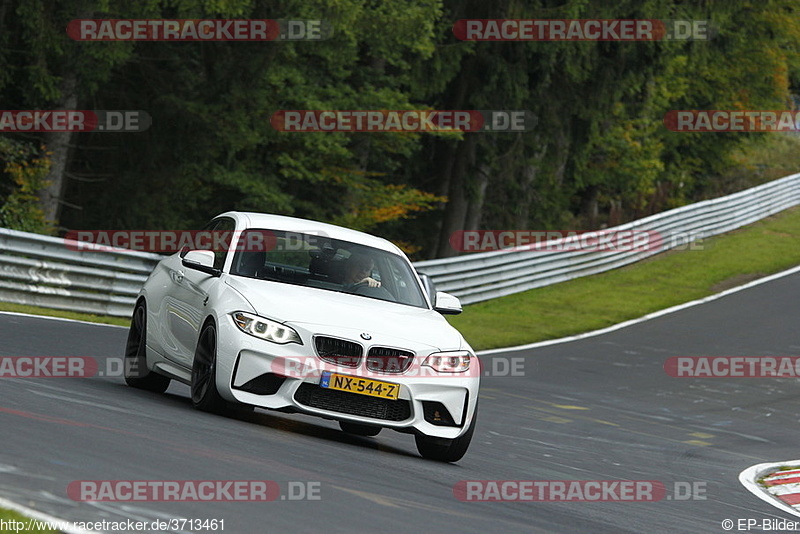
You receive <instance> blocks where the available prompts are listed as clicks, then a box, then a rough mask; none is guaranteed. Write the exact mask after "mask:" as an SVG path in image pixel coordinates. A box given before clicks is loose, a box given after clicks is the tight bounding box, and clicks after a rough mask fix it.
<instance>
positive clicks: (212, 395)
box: [191, 323, 228, 413]
mask: <svg viewBox="0 0 800 534" xmlns="http://www.w3.org/2000/svg"><path fill="white" fill-rule="evenodd" d="M191 387H192V405H193V406H194V407H195V408H197V409H198V410H201V411H204V412H212V413H223V412H224V411H225V410H226V408H227V407H228V406H227V404H228V403H227V402H226V401H225V399H223V398H222V397H221V396H220V394H219V391H217V328H216V326H214V323H208V324H207V325H206V326H204V327H203V330H202V331H201V332H200V338H199V339H198V341H197V348H196V349H195V351H194V362H193V363H192V384H191Z"/></svg>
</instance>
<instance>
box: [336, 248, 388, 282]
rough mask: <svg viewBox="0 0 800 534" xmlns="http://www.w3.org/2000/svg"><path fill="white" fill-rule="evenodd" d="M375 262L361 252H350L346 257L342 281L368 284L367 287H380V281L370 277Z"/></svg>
mask: <svg viewBox="0 0 800 534" xmlns="http://www.w3.org/2000/svg"><path fill="white" fill-rule="evenodd" d="M374 267H375V262H374V260H373V259H372V258H370V257H368V256H365V255H363V254H352V255H351V256H350V257H349V258H348V259H347V265H346V266H345V271H344V283H345V284H348V285H350V286H351V287H352V286H355V285H358V284H368V285H369V287H381V283H380V282H378V281H377V280H375V279H374V278H372V277H370V275H371V274H372V269H373V268H374Z"/></svg>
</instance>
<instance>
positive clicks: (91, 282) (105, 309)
mask: <svg viewBox="0 0 800 534" xmlns="http://www.w3.org/2000/svg"><path fill="white" fill-rule="evenodd" d="M77 245H78V243H77V242H75V241H68V240H65V239H62V238H58V237H50V236H43V235H39V234H31V233H27V232H19V231H16V230H8V229H5V228H0V301H4V302H14V303H19V304H30V305H34V306H43V307H46V308H54V309H58V310H71V311H77V312H84V313H93V314H97V315H111V316H115V317H130V316H131V313H132V312H133V304H134V302H135V298H136V295H137V293H138V292H139V289H141V287H142V284H143V283H144V281H145V279H146V278H147V275H148V274H150V271H152V270H153V267H154V266H155V264H156V263H157V262H158V261H159V260H160V259H161V258H162V257H163V256H160V255H158V254H149V253H145V252H137V251H128V250H114V251H108V250H107V249H104V248H102V247H96V248H98V249H100V250H93V248H95V247H92V246H91V245H88V246H87V243H81V244H80V249H79V248H78V246H77Z"/></svg>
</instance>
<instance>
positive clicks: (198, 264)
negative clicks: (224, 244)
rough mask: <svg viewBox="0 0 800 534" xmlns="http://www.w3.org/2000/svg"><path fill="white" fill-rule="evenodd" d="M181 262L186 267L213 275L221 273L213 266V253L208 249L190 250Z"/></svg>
mask: <svg viewBox="0 0 800 534" xmlns="http://www.w3.org/2000/svg"><path fill="white" fill-rule="evenodd" d="M181 264H182V265H183V266H184V267H186V268H187V269H192V270H195V271H200V272H201V273H206V274H210V275H211V276H214V277H217V276H220V275H221V274H222V271H221V270H220V269H215V268H214V253H213V252H211V251H210V250H190V251H189V252H187V253H186V255H185V256H184V257H183V260H181Z"/></svg>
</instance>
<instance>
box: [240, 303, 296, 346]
mask: <svg viewBox="0 0 800 534" xmlns="http://www.w3.org/2000/svg"><path fill="white" fill-rule="evenodd" d="M231 315H232V316H233V322H234V323H236V326H238V327H239V330H241V331H242V332H244V333H245V334H250V335H251V336H255V337H257V338H261V339H266V340H267V341H272V342H273V343H280V344H281V345H285V344H286V343H299V344H300V345H302V344H303V341H302V340H301V339H300V335H299V334H298V333H297V332H296V331H295V330H294V329H292V328H290V327H288V326H286V325H283V324H281V323H276V322H275V321H270V320H269V319H265V318H264V317H259V316H258V315H253V314H251V313H246V312H240V311H239V312H234V313H233V314H231Z"/></svg>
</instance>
